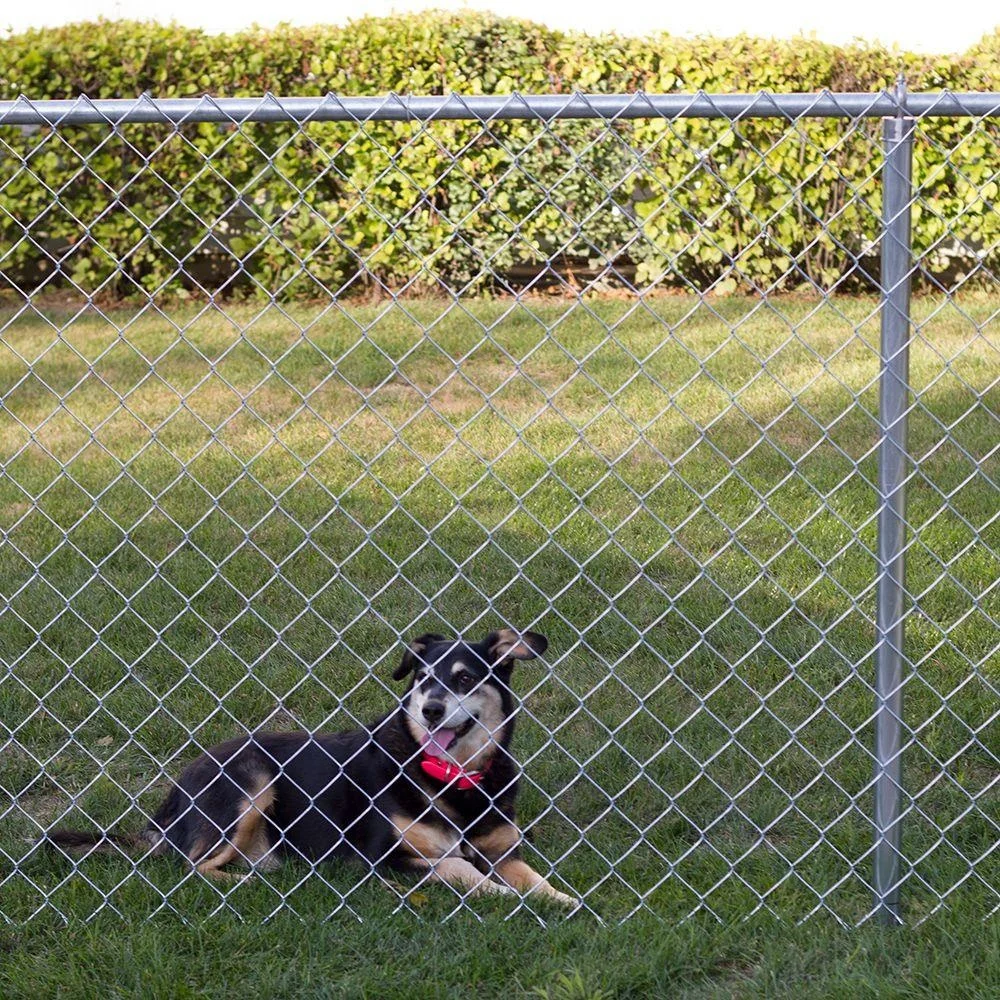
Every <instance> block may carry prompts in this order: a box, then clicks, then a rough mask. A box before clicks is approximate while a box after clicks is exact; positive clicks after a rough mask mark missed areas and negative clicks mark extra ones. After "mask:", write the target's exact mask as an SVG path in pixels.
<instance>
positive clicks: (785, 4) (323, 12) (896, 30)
mask: <svg viewBox="0 0 1000 1000" xmlns="http://www.w3.org/2000/svg"><path fill="white" fill-rule="evenodd" d="M4 6H5V7H6V10H5V11H4V12H2V13H0V31H3V30H4V29H13V30H15V31H18V30H23V29H24V28H27V27H36V26H44V25H58V24H65V23H67V22H69V21H87V20H94V19H96V18H98V17H108V18H133V19H137V20H159V21H171V20H175V21H178V22H179V23H181V24H186V25H191V26H196V27H202V28H205V29H207V30H209V31H234V30H237V29H238V28H241V27H245V26H247V25H250V24H252V23H254V22H256V23H257V24H261V25H265V26H268V25H274V24H276V23H278V22H279V21H290V22H292V23H293V24H318V23H321V22H327V23H332V24H343V23H345V22H346V21H348V20H349V19H351V18H356V17H359V16H361V15H363V14H368V13H370V14H390V13H392V12H394V11H395V12H400V11H407V10H422V9H426V8H428V7H437V8H440V9H447V10H461V9H462V8H463V7H464V8H480V9H485V10H492V11H494V12H495V13H497V14H504V15H509V16H515V17H522V18H528V19H531V20H535V21H540V22H542V23H544V24H548V25H550V26H551V27H555V28H564V29H567V28H575V29H578V30H582V31H589V32H597V31H611V30H613V31H617V32H619V33H621V34H632V35H642V34H645V33H647V32H650V31H669V32H671V33H672V34H677V35H697V34H713V35H720V36H727V35H734V34H739V33H740V32H745V33H747V34H753V35H761V36H773V37H779V38H788V37H792V36H795V35H800V34H806V35H809V34H812V35H815V36H816V37H818V38H820V39H822V40H823V41H829V42H846V41H850V40H851V39H854V38H863V39H866V40H868V41H876V40H877V41H881V42H884V43H886V44H890V45H891V44H896V45H898V46H899V47H901V48H904V49H911V50H914V51H923V52H935V53H940V54H945V53H948V52H957V51H962V50H963V49H965V48H966V47H968V46H969V45H971V44H972V43H973V42H975V41H978V40H979V39H980V38H981V37H982V36H983V35H984V34H986V33H987V32H990V31H992V30H993V29H994V28H996V27H998V26H1000V5H998V4H997V2H996V0H960V2H959V3H957V4H956V5H955V6H954V7H950V8H949V7H945V8H942V7H941V5H940V4H931V3H921V2H919V0H917V2H915V3H914V2H910V3H904V4H899V3H886V2H882V3H879V2H878V0H876V2H872V0H841V2H839V3H806V2H803V0H764V2H763V3H761V2H759V0H758V2H757V3H749V2H747V0H704V2H701V3H691V2H687V3H672V2H670V0H638V2H636V0H633V2H632V3H615V2H614V0H601V2H594V0H484V2H478V0H471V2H463V0H424V2H421V0H352V2H350V3H345V2H343V0H325V2H322V3H321V2H319V0H240V2H239V3H235V4H233V6H232V7H230V6H229V4H228V3H218V2H216V3H206V2H205V0H32V2H30V3H14V2H11V3H8V4H5V5H4Z"/></svg>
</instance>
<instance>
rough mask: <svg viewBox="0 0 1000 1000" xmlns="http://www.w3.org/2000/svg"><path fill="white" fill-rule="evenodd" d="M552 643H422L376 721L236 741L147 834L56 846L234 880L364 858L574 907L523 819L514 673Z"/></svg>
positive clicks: (179, 786) (435, 639)
mask: <svg viewBox="0 0 1000 1000" xmlns="http://www.w3.org/2000/svg"><path fill="white" fill-rule="evenodd" d="M547 646H548V640H546V638H545V637H544V636H542V635H538V634H537V633H534V632H525V633H524V634H523V635H518V634H517V633H515V632H513V631H512V630H510V629H503V630H501V631H498V632H492V633H491V634H490V635H488V636H487V637H486V638H485V639H484V640H483V641H482V642H478V643H472V642H465V641H461V640H449V639H445V638H443V637H442V636H440V635H423V636H420V638H418V639H415V640H414V641H413V642H412V643H411V644H410V646H409V647H408V649H407V650H406V653H405V654H404V656H403V660H402V663H400V665H399V667H397V668H396V671H395V672H394V673H393V677H394V678H395V679H396V680H402V679H403V678H404V677H406V676H407V675H409V674H412V678H411V681H410V685H409V687H408V689H407V691H406V694H405V695H404V696H403V698H402V699H401V701H400V705H399V707H398V708H397V709H395V710H394V711H392V712H390V713H389V714H388V715H386V716H384V717H383V718H381V719H379V720H378V721H377V722H375V723H374V724H373V725H372V726H370V727H367V728H362V729H355V730H352V731H349V732H343V733H335V734H331V735H321V734H317V735H311V734H308V733H268V732H261V733H256V734H253V735H251V736H246V737H241V738H239V739H235V740H230V741H229V742H227V743H222V744H220V745H219V746H217V747H213V748H212V749H211V750H209V751H207V752H206V753H205V754H203V755H202V756H201V757H199V758H198V759H197V760H195V761H194V762H193V763H192V764H190V765H189V766H188V767H187V768H186V769H185V770H184V772H183V773H182V774H181V776H180V778H179V779H178V781H177V783H176V785H175V786H174V788H173V789H172V790H171V792H170V793H169V795H168V796H167V798H166V800H165V801H164V802H163V804H162V805H161V806H160V808H159V810H158V811H157V813H156V815H155V816H154V817H153V818H152V820H151V821H150V822H149V824H148V825H147V827H146V829H145V830H144V831H143V832H142V833H141V834H138V835H133V836H128V835H122V834H115V833H106V834H103V835H102V834H89V833H78V832H75V831H70V830H55V831H52V832H51V833H50V834H49V837H48V839H49V840H50V841H53V842H55V843H56V844H58V845H60V846H61V847H63V848H66V849H68V850H117V849H124V850H135V849H137V848H144V849H145V850H146V851H147V852H149V853H153V854H163V853H169V852H170V851H171V850H173V851H176V852H179V853H180V854H182V855H184V856H185V857H186V858H187V859H188V860H189V861H190V862H191V863H192V864H194V865H195V866H196V867H197V869H198V871H199V872H201V873H203V874H205V875H211V876H216V877H227V875H228V873H226V872H223V871H222V870H221V869H222V868H223V866H224V865H229V864H243V865H246V866H248V867H250V868H260V869H267V868H273V867H275V866H276V865H277V863H278V862H279V860H280V859H281V857H283V856H284V857H287V856H291V857H300V858H304V859H307V860H309V861H311V862H314V863H315V862H322V861H325V860H328V859H330V858H355V859H360V860H361V861H364V862H365V863H367V864H368V865H371V866H388V867H392V868H397V869H403V870H408V871H415V872H422V873H425V875H426V877H428V878H430V879H434V880H438V881H442V882H447V883H449V884H450V885H452V886H454V887H455V888H456V889H458V890H460V891H461V892H462V893H463V894H465V893H511V892H516V893H521V894H524V893H528V892H532V893H537V894H538V895H540V896H545V897H548V898H550V899H554V900H558V901H559V902H560V903H563V904H567V905H575V904H576V902H577V901H576V900H574V899H572V898H571V897H569V896H567V895H566V894H564V893H562V892H559V891H558V890H557V889H555V888H553V887H552V886H551V885H550V884H549V883H548V881H546V879H545V878H543V877H542V876H541V875H540V874H538V872H536V871H534V870H533V869H532V868H530V867H529V866H528V864H527V863H526V862H525V861H524V860H523V859H522V857H521V852H520V844H521V833H520V831H519V830H518V827H517V824H516V815H515V801H516V798H517V776H518V769H517V765H516V764H515V762H514V759H513V757H512V756H511V753H510V740H511V735H512V733H513V729H514V713H515V711H516V709H515V705H514V698H513V695H512V693H511V689H510V677H511V671H512V670H513V667H514V664H515V663H516V662H517V661H518V660H530V659H533V658H534V657H536V656H538V655H539V654H541V653H544V652H545V649H546V647H547Z"/></svg>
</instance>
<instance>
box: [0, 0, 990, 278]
mask: <svg viewBox="0 0 1000 1000" xmlns="http://www.w3.org/2000/svg"><path fill="white" fill-rule="evenodd" d="M901 69H902V70H904V71H905V73H906V75H907V78H908V81H909V86H910V88H911V90H936V89H944V88H948V89H955V90H1000V34H998V35H994V36H988V37H987V38H985V39H984V40H983V41H982V43H980V45H978V46H976V47H975V48H974V49H972V50H970V51H969V52H967V53H965V54H964V55H960V56H948V57H933V56H915V55H909V54H900V53H897V52H891V51H888V50H886V49H884V48H880V47H877V46H867V45H855V46H847V47H838V46H832V45H826V44H823V43H821V42H818V41H813V40H807V39H798V40H795V41H793V42H778V41H763V40H755V39H749V38H736V39H727V40H718V39H696V40H685V39H678V38H674V37H671V36H668V35H657V36H652V37H649V38H646V39H633V38H623V37H619V36H614V35H611V36H601V37H590V36H585V35H581V34H572V33H563V32H558V31H551V30H549V29H546V28H544V27H541V26H539V25H536V24H530V23H526V22H522V21H516V20H507V19H498V18H495V17H493V16H490V15H486V14H478V13H467V14H461V15H446V14H434V15H419V16H406V17H396V18H388V19H376V18H365V19H362V20H359V21H355V22H353V23H352V24H350V25H349V26H348V27H345V28H329V27H317V28H311V29H297V28H290V27H283V28H279V29H276V30H274V31H268V32H264V31H258V30H254V31H248V32H243V33H239V34H233V35H207V34H205V33H203V32H201V31H196V30H192V29H187V28H181V27H178V26H168V27H163V26H158V25H153V24H136V23H129V22H104V21H102V22H99V23H97V24H78V25H72V26H69V27H66V28H61V29H54V30H43V31H31V32H27V33H25V34H21V35H16V36H13V37H11V38H8V39H6V40H4V41H0V99H6V100H10V99H13V98H16V97H17V96H18V95H21V94H23V95H25V96H27V97H29V98H35V99H39V98H65V97H76V96H78V95H80V94H85V95H87V96H89V97H92V98H101V97H130V96H137V95H139V94H142V93H144V92H149V93H151V94H154V95H156V96H161V97H172V96H184V95H195V94H202V93H211V94H213V95H217V96H254V95H260V94H263V93H266V92H270V93H274V94H278V95H282V96H307V95H320V94H324V93H327V92H335V93H338V94H346V95H366V94H384V93H387V92H389V91H396V92H406V93H412V94H440V93H445V92H450V91H455V92H458V93H462V94H478V93H509V92H512V91H528V92H555V93H570V92H572V91H576V90H581V91H587V92H607V93H611V92H620V91H635V90H645V91H649V92H671V91H673V92H693V91H697V90H705V91H708V92H715V93H726V92H734V91H754V90H760V89H768V90H773V91H779V92H781V91H785V92H790V91H814V90H819V89H823V88H828V89H830V90H834V91H870V90H880V89H882V88H883V87H886V86H890V85H891V84H892V81H893V79H894V77H895V75H896V74H897V73H898V72H899V71H900V70H901ZM879 131H880V125H879V123H878V121H876V120H872V121H863V122H860V123H845V122H838V121H833V120H810V119H802V120H801V121H798V122H796V123H794V124H792V125H786V124H784V123H781V122H777V121H747V122H743V123H739V124H737V125H735V126H732V125H730V124H729V123H726V122H707V121H700V120H693V119H688V120H683V121H678V122H665V121H661V120H648V121H639V122H629V123H616V124H612V125H607V124H600V123H581V122H559V123H556V124H554V125H553V126H552V127H551V128H549V129H546V128H543V127H541V126H540V125H538V124H537V123H497V124H495V125H493V126H491V127H490V128H489V129H486V130H483V129H481V128H480V127H479V126H478V125H475V124H473V123H467V122H440V123H434V124H432V125H430V126H427V127H421V126H418V125H414V124H408V123H373V124H370V125H368V126H365V127H358V126H354V125H341V124H330V123H325V124H312V125H309V126H306V127H305V128H302V129H299V128H298V127H296V126H294V125H292V124H278V125H268V126H265V125H245V126H242V127H239V128H236V127H235V126H234V127H219V126H216V125H186V126H182V127H180V128H179V129H177V130H176V131H174V130H171V129H167V128H164V127H161V126H152V125H145V126H131V125H129V126H122V127H120V128H119V129H117V130H111V129H109V128H104V127H97V126H92V127H72V128H71V127H67V128H62V129H59V130H58V131H57V132H55V133H52V132H50V131H49V130H48V129H42V130H36V131H34V132H30V133H27V132H25V131H24V130H20V129H15V128H0V270H2V272H3V274H4V275H5V276H6V278H7V281H6V282H3V284H4V285H7V286H9V285H11V284H20V285H21V286H22V287H25V286H27V287H34V286H35V285H36V284H37V283H38V281H39V280H41V279H40V272H39V270H38V268H39V262H40V261H41V262H42V263H43V264H44V263H45V258H46V255H48V256H51V257H54V258H55V259H56V260H57V261H58V262H59V263H58V268H57V270H58V272H60V275H65V276H68V277H70V278H71V279H72V280H73V281H74V282H76V283H77V284H78V285H80V286H81V287H83V288H85V289H86V290H88V291H95V290H98V289H109V290H112V291H115V292H116V293H119V294H121V293H126V292H129V291H131V290H134V289H136V288H143V289H146V290H150V291H151V290H156V289H164V290H177V291H180V290H182V289H183V288H184V287H185V286H186V285H188V282H187V279H186V278H185V277H184V272H188V273H193V274H195V275H196V276H197V279H198V282H199V285H200V287H202V288H205V289H207V290H209V291H213V292H215V291H219V290H232V289H235V288H253V289H257V290H261V291H263V292H266V293H268V294H275V295H292V294H304V295H309V294H314V293H317V292H319V291H320V289H321V288H326V289H329V290H331V291H338V292H349V291H351V290H361V289H363V288H366V287H369V286H371V285H372V284H380V285H385V286H388V287H393V288H403V287H407V288H416V289H424V288H426V287H442V286H443V287H446V288H448V289H451V290H462V289H467V288H483V287H487V286H489V285H491V284H493V283H494V282H495V280H496V279H495V277H494V276H495V275H500V280H501V282H502V281H504V280H514V279H515V278H517V277H518V276H520V277H521V278H522V279H524V278H530V277H531V276H533V275H535V274H536V273H537V272H538V271H539V270H540V269H544V268H546V267H547V266H549V265H550V264H553V263H554V264H556V265H558V267H559V268H560V269H561V272H562V273H563V274H567V273H569V274H573V273H575V272H582V273H583V274H584V275H585V276H586V275H593V274H595V273H598V272H600V271H601V270H602V269H604V268H606V267H608V266H609V265H610V266H613V267H614V268H615V269H616V270H617V271H618V272H620V273H622V274H626V275H627V276H628V277H629V279H630V280H631V281H634V282H635V283H636V284H638V285H640V286H647V285H650V284H653V283H656V284H670V285H678V286H681V287H696V288H699V289H704V288H709V287H713V288H715V289H716V290H720V291H726V290H735V289H737V288H740V287H748V286H764V287H771V286H772V285H774V284H775V283H778V284H780V285H781V286H783V287H794V286H795V285H798V284H803V283H815V284H819V285H822V286H824V287H857V286H858V284H859V283H863V282H864V276H863V273H862V272H863V271H864V270H866V269H870V267H871V266H874V261H875V258H876V255H877V234H878V214H879V210H880V191H879V184H878V176H877V170H878V166H879V152H878V143H879ZM998 148H1000V133H998V127H997V123H996V121H993V122H979V123H974V124H970V123H969V122H968V121H965V120H956V121H949V120H946V119H940V120H931V119H928V120H927V121H926V122H924V123H921V126H920V131H919V136H918V141H917V150H916V164H915V176H916V178H917V179H918V181H919V182H920V184H921V192H920V198H919V200H918V203H917V205H916V206H915V210H914V220H915V244H916V249H917V252H918V253H919V255H920V258H921V261H922V264H923V266H924V268H925V270H926V271H927V272H928V273H929V274H935V273H940V274H947V275H948V276H949V280H952V279H953V278H954V276H955V273H956V272H957V273H960V274H966V273H971V272H974V271H975V269H976V266H977V262H978V263H979V264H980V265H982V264H985V265H986V266H987V267H993V269H994V271H995V270H996V264H997V263H998V255H1000V250H998V243H1000V213H998V212H997V211H996V210H995V201H996V198H997V182H998V168H997V155H996V154H997V150H998ZM54 193H55V194H57V196H58V197H54ZM856 260H862V261H863V262H866V266H865V267H863V268H861V269H859V268H857V267H856V266H855V261H856ZM50 271H51V266H50Z"/></svg>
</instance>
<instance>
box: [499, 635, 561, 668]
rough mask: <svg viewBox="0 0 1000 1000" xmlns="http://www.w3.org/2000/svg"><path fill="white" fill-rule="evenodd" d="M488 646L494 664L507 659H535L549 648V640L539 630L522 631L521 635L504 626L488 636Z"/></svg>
mask: <svg viewBox="0 0 1000 1000" xmlns="http://www.w3.org/2000/svg"><path fill="white" fill-rule="evenodd" d="M486 648H487V649H488V650H489V657H490V662H491V663H493V664H498V663H503V662H504V661H505V660H533V659H534V658H535V657H536V656H541V655H542V653H544V652H545V650H546V649H548V648H549V640H548V639H546V638H545V636H544V635H539V634H538V633H537V632H522V633H521V634H520V635H519V634H518V633H517V632H515V631H514V630H513V629H512V628H502V629H500V630H499V631H497V632H490V634H489V635H488V636H487V637H486Z"/></svg>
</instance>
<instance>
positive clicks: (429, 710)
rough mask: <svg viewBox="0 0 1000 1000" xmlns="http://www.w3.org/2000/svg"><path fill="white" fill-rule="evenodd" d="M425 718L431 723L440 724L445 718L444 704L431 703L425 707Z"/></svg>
mask: <svg viewBox="0 0 1000 1000" xmlns="http://www.w3.org/2000/svg"><path fill="white" fill-rule="evenodd" d="M423 713H424V718H425V719H426V720H427V721H428V722H430V723H432V724H433V723H437V722H440V721H441V720H442V719H443V718H444V702H441V701H429V702H427V703H426V704H425V705H424V707H423Z"/></svg>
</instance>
